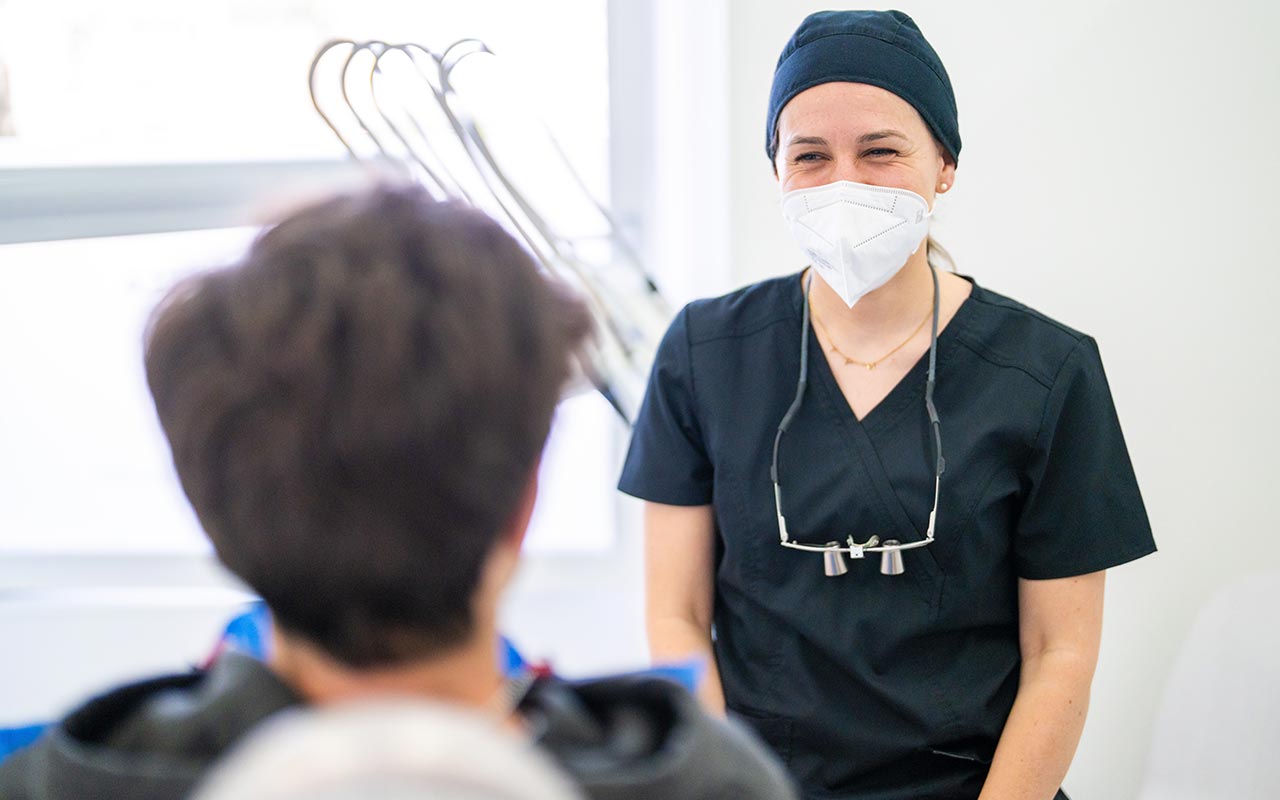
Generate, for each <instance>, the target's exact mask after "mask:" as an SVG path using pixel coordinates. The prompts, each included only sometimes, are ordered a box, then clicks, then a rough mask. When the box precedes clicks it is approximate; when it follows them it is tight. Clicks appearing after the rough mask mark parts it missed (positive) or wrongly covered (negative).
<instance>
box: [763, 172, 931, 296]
mask: <svg viewBox="0 0 1280 800" xmlns="http://www.w3.org/2000/svg"><path fill="white" fill-rule="evenodd" d="M931 214H932V212H931V211H930V210H929V204H928V202H926V201H925V199H924V198H923V197H921V196H920V195H918V194H916V193H915V192H910V191H907V190H906V189H891V188H888V187H885V186H868V185H867V184H864V183H854V182H852V181H836V182H835V183H828V184H826V185H825V186H815V187H813V188H811V189H796V190H795V191H793V192H787V193H786V194H784V195H783V196H782V216H783V217H785V218H786V220H787V226H788V227H789V228H790V229H791V235H792V236H793V237H794V238H795V240H796V243H797V244H799V245H800V249H801V250H803V251H804V252H805V253H806V254H808V256H809V258H810V259H811V260H812V263H813V267H814V269H816V270H817V271H818V274H819V275H820V276H822V279H823V280H824V281H826V282H827V285H828V286H830V287H831V288H832V289H834V290H835V292H836V294H838V295H840V297H841V298H842V299H843V300H844V301H845V303H847V304H848V305H849V307H850V308H853V305H854V304H855V303H857V302H858V300H859V299H861V298H862V296H863V295H866V294H867V293H869V292H872V291H874V290H876V289H879V288H880V287H881V286H883V285H885V284H886V283H888V282H889V279H890V278H892V277H893V276H894V275H896V274H898V270H900V269H902V267H903V266H904V265H905V264H906V263H907V259H908V258H910V257H911V255H912V254H913V253H915V252H916V251H917V250H919V249H920V243H921V242H922V241H924V237H925V235H926V234H927V233H928V232H929V216H930V215H931Z"/></svg>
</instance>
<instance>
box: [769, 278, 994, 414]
mask: <svg viewBox="0 0 1280 800" xmlns="http://www.w3.org/2000/svg"><path fill="white" fill-rule="evenodd" d="M803 275H804V273H803V272H801V273H799V275H798V276H797V277H798V278H801V279H798V280H796V284H797V285H798V288H797V291H796V298H795V303H794V307H795V313H796V321H797V323H798V325H803V324H804V286H803V279H802V277H801V276H803ZM961 277H962V278H964V280H967V281H969V283H971V284H972V285H973V288H974V289H975V290H976V289H977V283H976V282H975V281H973V280H972V279H971V278H966V277H964V276H961ZM968 306H969V297H966V298H965V299H964V301H963V302H961V303H960V306H959V308H957V309H956V313H955V314H953V315H952V316H951V319H950V320H948V321H947V324H946V326H945V327H943V328H942V329H941V330H939V331H938V354H937V358H938V367H937V369H938V380H939V381H941V380H943V378H942V375H943V374H944V372H945V369H944V367H945V365H946V363H947V361H948V358H947V357H946V356H947V353H948V351H949V350H950V349H951V343H952V341H953V340H954V339H955V337H954V336H948V335H947V334H948V332H949V331H951V330H952V329H953V328H954V327H955V326H956V325H957V324H960V325H963V324H964V322H965V319H966V318H967V316H968V314H967V313H966V311H967V307H968ZM806 335H807V336H808V337H809V353H810V363H809V375H811V376H812V375H814V374H815V373H816V374H817V375H819V376H821V377H822V383H823V387H822V388H823V389H824V390H825V391H827V392H828V393H830V392H834V393H835V395H836V396H837V397H838V398H839V399H840V403H841V404H843V405H844V407H845V408H847V409H848V411H849V415H848V416H849V419H850V420H851V421H852V422H853V424H855V425H861V426H864V427H867V426H872V427H874V425H875V424H876V420H877V419H878V418H879V417H880V416H885V415H888V416H890V417H892V416H893V415H895V414H898V413H901V412H902V411H904V410H905V409H906V408H907V407H908V406H909V404H910V403H913V402H918V403H919V404H920V406H921V407H922V408H923V407H924V384H925V377H926V376H927V373H928V371H929V351H928V350H925V351H924V353H923V354H922V355H921V356H920V357H919V358H917V359H916V361H915V363H913V364H912V365H911V367H910V368H909V369H908V370H907V371H906V374H904V375H903V376H902V378H900V379H899V380H898V382H897V383H895V384H894V385H893V388H892V389H890V390H889V393H888V394H886V395H885V396H884V397H883V398H881V399H880V402H878V403H876V404H875V405H874V406H873V407H872V408H871V410H870V411H868V412H867V413H866V414H865V415H864V416H863V417H861V418H859V417H858V415H857V414H856V413H854V410H853V406H851V405H849V402H848V399H847V398H846V397H845V396H844V392H843V391H842V390H841V389H840V382H839V380H837V379H836V376H835V372H834V371H833V370H832V369H831V362H830V361H828V360H827V358H826V355H825V348H823V346H822V343H821V342H820V341H819V340H818V334H817V331H816V330H815V329H814V326H813V325H810V326H809V331H808V332H807V334H806ZM815 356H816V357H815ZM812 385H813V380H812V378H810V386H811V387H812ZM903 395H906V396H903ZM886 406H888V409H885V407H886ZM882 409H885V410H884V413H883V414H881V413H880V412H881V410H882ZM945 425H946V421H945V420H943V426H944V428H945Z"/></svg>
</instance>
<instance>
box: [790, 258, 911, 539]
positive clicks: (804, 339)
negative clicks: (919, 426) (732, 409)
mask: <svg viewBox="0 0 1280 800" xmlns="http://www.w3.org/2000/svg"><path fill="white" fill-rule="evenodd" d="M935 280H936V278H935ZM812 289H813V268H812V267H810V268H809V278H808V280H806V281H805V285H804V318H803V321H802V322H801V324H800V378H799V379H798V380H797V381H796V396H795V399H794V400H792V401H791V407H790V408H788V409H787V413H786V414H783V415H782V421H781V422H779V423H778V432H777V434H775V435H774V437H773V463H771V464H770V465H769V479H770V480H772V481H773V499H774V502H775V503H776V504H777V508H778V535H779V536H780V537H781V538H782V541H784V542H785V541H787V540H788V539H789V538H790V537H789V536H788V535H787V525H786V521H785V520H784V518H783V516H782V487H781V486H779V485H778V445H779V444H781V442H782V434H784V433H786V431H787V427H788V426H790V425H791V420H792V418H794V417H795V415H796V412H797V411H799V410H800V403H801V402H803V400H804V390H805V387H806V386H807V385H808V384H809V292H810V291H812Z"/></svg>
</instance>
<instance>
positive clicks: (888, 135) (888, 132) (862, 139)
mask: <svg viewBox="0 0 1280 800" xmlns="http://www.w3.org/2000/svg"><path fill="white" fill-rule="evenodd" d="M895 137H896V138H898V139H906V138H907V135H906V134H905V133H903V132H902V131H895V130H892V129H888V128H886V129H885V130H882V131H872V132H871V133H864V134H862V135H861V136H859V137H858V144H866V143H867V142H878V141H880V140H881V139H893V138H895Z"/></svg>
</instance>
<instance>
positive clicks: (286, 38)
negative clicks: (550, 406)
mask: <svg viewBox="0 0 1280 800" xmlns="http://www.w3.org/2000/svg"><path fill="white" fill-rule="evenodd" d="M467 36H475V37H479V38H482V39H484V40H485V41H486V42H488V44H489V45H490V46H491V48H492V49H493V50H494V51H495V52H496V53H498V54H499V55H500V57H502V58H503V59H504V60H505V61H508V62H509V63H518V64H519V65H520V70H521V72H522V74H523V75H524V76H525V78H526V79H527V80H528V81H529V83H530V84H531V85H533V86H535V87H536V88H537V91H538V100H539V106H540V108H541V110H542V112H543V116H544V118H545V119H546V120H547V121H548V122H549V123H550V124H551V125H552V127H553V128H554V129H555V131H556V135H557V137H558V138H559V139H560V140H561V143H562V144H563V145H564V146H565V149H566V150H567V151H568V152H571V153H573V154H574V155H573V157H574V163H575V166H576V167H577V169H578V170H579V171H580V172H581V173H582V175H583V178H584V180H585V181H586V182H587V184H588V185H589V186H590V187H591V188H592V190H593V191H594V192H595V193H596V194H597V196H605V195H606V193H607V175H608V141H609V138H608V119H609V112H608V104H607V101H608V68H607V67H608V65H607V62H606V7H605V2H604V0H559V2H541V3H526V2H516V1H514V0H477V2H472V3H466V4H461V3H458V4H448V3H421V2H392V1H391V0H364V2H361V3H350V2H345V1H344V2H338V1H337V0H292V1H291V2H279V3H274V2H273V3H260V2H257V1H256V0H252V1H251V0H234V1H229V2H225V3H212V4H209V3H205V4H189V3H172V2H168V1H167V0H165V1H163V2H162V1H161V0H122V1H121V2H115V3H109V4H103V3H99V2H96V0H95V1H90V0H61V2H57V3H49V2H44V0H0V179H2V178H3V170H4V169H5V168H6V167H9V168H25V167H35V166H55V167H57V166H64V165H95V164H131V163H150V164H154V163H165V162H174V163H177V162H183V163H200V162H224V161H253V160H259V161H265V160H286V159H308V158H309V159H316V158H329V157H332V158H339V157H341V156H342V154H343V151H342V149H341V147H340V146H339V144H338V143H337V141H336V140H335V139H334V138H333V136H332V134H331V133H330V132H329V130H328V129H327V128H326V127H325V126H324V125H323V124H322V123H321V121H320V120H319V118H318V117H317V115H316V113H315V111H314V109H313V108H312V106H311V102H310V99H309V97H308V94H307V90H306V77H307V67H308V65H309V63H310V60H311V57H312V56H313V54H314V53H315V51H316V50H317V48H318V47H319V46H320V45H321V44H322V43H323V42H324V41H326V40H327V39H330V38H335V37H337V38H355V39H359V38H366V37H368V38H382V39H385V40H387V41H397V42H403V41H416V42H420V43H423V44H426V45H428V46H430V47H432V48H435V49H437V50H439V49H443V47H445V46H446V45H448V44H449V43H450V42H452V41H454V40H456V39H458V38H462V37H467ZM6 75H7V89H6V80H5V76H6ZM53 98H56V101H54V100H53ZM512 157H513V158H515V159H518V158H519V154H513V156H512ZM75 189H76V187H75V186H74V185H69V186H67V187H66V188H65V190H63V191H64V193H65V199H66V203H67V208H68V209H69V210H70V209H77V200H78V198H77V195H76V191H75ZM200 190H201V187H200V186H192V187H191V191H192V192H194V193H198V192H200ZM8 199H9V200H10V201H12V200H13V198H8ZM72 235H74V234H72ZM252 235H253V230H252V229H249V228H234V229H223V230H209V231H179V232H174V233H162V234H148V235H135V236H115V237H110V238H97V239H72V240H68V241H57V242H47V241H45V242H29V243H22V244H9V245H3V246H0V365H3V368H2V370H0V551H5V552H9V553H16V552H24V553H33V552H34V553H41V552H43V553H98V552H107V553H118V554H127V553H156V552H202V551H204V550H205V549H206V548H207V545H206V544H205V542H204V540H203V537H202V536H201V535H200V533H199V529H198V526H197V524H196V522H195V519H194V515H193V514H192V513H191V511H190V509H189V508H188V507H187V505H186V502H185V499H184V498H183V496H182V494H181V491H180V489H179V488H178V486H177V481H176V479H175V476H174V474H173V470H172V466H171V465H170V462H169V456H168V451H167V447H166V445H165V443H164V440H163V437H162V436H161V434H160V431H159V427H158V425H157V424H156V421H155V417H154V412H153V410H152V408H151V404H150V399H149V397H148V395H147V392H146V389H145V384H144V381H143V376H142V328H143V325H144V323H145V320H146V318H147V315H148V313H149V312H150V309H151V307H152V306H153V305H154V304H155V302H156V301H157V300H158V299H159V297H160V296H161V295H162V294H163V292H164V291H165V290H166V289H167V288H168V286H170V285H171V284H172V283H173V282H174V281H175V280H176V279H177V278H179V277H180V276H182V275H184V274H186V273H187V272H189V271H191V270H192V269H197V268H202V267H208V266H211V265H217V264H220V263H225V262H226V261H228V260H229V259H231V258H232V257H234V256H235V255H237V254H238V253H239V252H240V251H242V250H243V248H244V247H245V246H246V244H247V243H248V241H249V239H250V238H251V237H252ZM621 427H622V426H621V425H620V423H619V422H618V421H617V419H616V418H615V416H614V415H613V412H612V411H611V409H609V407H608V406H607V404H605V403H604V402H603V400H601V399H600V398H599V397H598V396H597V395H595V394H594V393H588V394H583V395H580V396H577V397H574V398H571V399H569V400H567V401H566V402H565V403H563V404H562V405H561V407H560V409H559V411H558V413H557V419H556V423H555V426H554V429H553V433H552V438H551V441H550V443H549V445H548V449H547V453H546V455H545V457H544V461H543V475H542V482H541V483H542V494H541V496H540V501H539V506H538V508H537V510H536V512H535V518H534V525H533V528H532V530H531V533H530V538H529V540H528V541H529V545H528V546H529V547H530V549H533V550H541V551H544V552H545V551H573V552H582V551H600V550H606V549H608V548H610V547H611V546H612V545H613V541H614V530H615V529H616V524H615V523H616V520H615V513H614V495H613V477H614V473H615V471H616V465H617V461H618V448H619V447H620V440H621Z"/></svg>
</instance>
